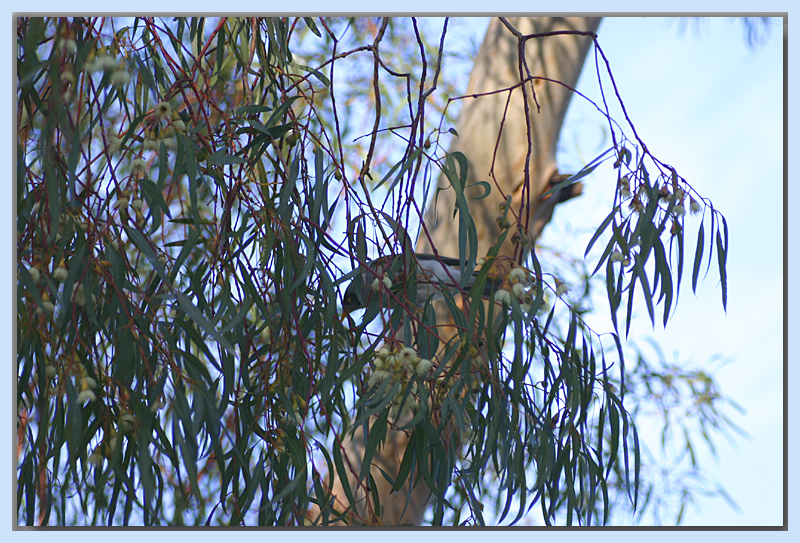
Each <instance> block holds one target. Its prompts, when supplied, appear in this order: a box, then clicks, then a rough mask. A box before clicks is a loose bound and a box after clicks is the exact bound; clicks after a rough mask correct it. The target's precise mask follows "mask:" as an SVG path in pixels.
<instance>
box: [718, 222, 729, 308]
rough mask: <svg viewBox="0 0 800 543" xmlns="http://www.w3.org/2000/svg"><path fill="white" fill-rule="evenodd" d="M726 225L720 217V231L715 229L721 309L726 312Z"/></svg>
mask: <svg viewBox="0 0 800 543" xmlns="http://www.w3.org/2000/svg"><path fill="white" fill-rule="evenodd" d="M727 260H728V223H727V221H726V220H725V217H722V229H720V228H717V263H718V264H719V280H720V285H721V287H722V307H723V309H725V311H726V312H727V311H728V270H727V268H726V263H727Z"/></svg>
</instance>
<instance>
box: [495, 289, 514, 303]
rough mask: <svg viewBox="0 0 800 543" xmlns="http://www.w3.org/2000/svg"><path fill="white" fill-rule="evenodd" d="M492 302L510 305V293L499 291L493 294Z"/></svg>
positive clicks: (504, 290)
mask: <svg viewBox="0 0 800 543" xmlns="http://www.w3.org/2000/svg"><path fill="white" fill-rule="evenodd" d="M494 301H495V302H497V303H501V304H506V305H508V304H510V303H511V293H510V292H509V291H507V290H506V289H504V288H503V289H500V290H498V291H497V292H495V294H494Z"/></svg>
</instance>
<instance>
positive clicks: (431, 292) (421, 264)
mask: <svg viewBox="0 0 800 543" xmlns="http://www.w3.org/2000/svg"><path fill="white" fill-rule="evenodd" d="M404 261H405V262H404ZM409 265H410V266H411V268H410V269H405V268H406V266H409ZM414 266H416V283H417V284H416V288H417V291H416V299H415V300H413V301H412V304H411V305H412V306H416V307H422V306H424V305H425V302H426V301H427V300H428V298H431V299H434V300H435V299H440V298H443V297H444V294H443V290H444V289H447V290H449V291H450V292H452V293H454V294H457V293H459V292H460V291H461V290H463V291H464V292H469V290H470V289H471V288H472V285H474V284H475V280H476V279H477V278H478V274H479V273H480V272H479V271H477V270H476V271H473V272H472V276H471V277H470V278H469V280H468V281H467V282H466V283H465V284H463V285H462V286H461V287H460V288H459V285H461V265H460V261H459V259H457V258H450V257H446V256H437V255H432V254H427V253H416V254H414V255H412V256H411V257H410V258H405V257H404V255H402V254H401V255H398V254H391V255H386V256H381V257H378V258H376V259H374V260H370V261H368V262H367V263H366V265H362V266H359V275H360V280H359V277H358V275H357V276H356V278H355V279H353V280H352V281H351V282H350V284H349V285H348V286H347V289H346V290H345V293H344V297H343V298H342V307H343V310H344V315H345V316H346V315H349V314H350V313H352V312H353V311H355V310H357V309H363V308H365V307H368V306H369V304H370V302H371V301H372V296H373V295H374V294H376V293H377V292H378V291H380V290H383V289H384V288H385V289H391V288H392V287H394V286H395V285H397V284H402V285H404V286H407V283H408V281H409V280H410V276H411V275H412V273H411V272H412V271H413V269H414V268H413V267H414ZM381 283H383V285H381ZM499 284H500V281H498V280H496V279H492V278H487V282H486V287H485V289H484V292H483V294H482V296H486V297H488V296H491V294H492V293H493V292H494V291H495V290H496V289H497V288H498V287H499ZM359 285H360V288H361V292H360V295H359V292H358V290H359ZM403 290H405V289H403ZM405 295H406V296H407V295H408V294H405ZM399 296H404V294H399ZM400 299H401V300H402V298H400ZM390 300H391V298H390V297H389V296H387V295H385V294H384V295H383V296H382V303H381V305H382V306H383V307H386V306H387V303H388V302H389V301H390Z"/></svg>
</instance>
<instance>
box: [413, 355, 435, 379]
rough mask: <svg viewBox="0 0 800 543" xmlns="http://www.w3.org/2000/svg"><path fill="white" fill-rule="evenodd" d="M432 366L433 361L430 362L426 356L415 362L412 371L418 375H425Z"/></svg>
mask: <svg viewBox="0 0 800 543" xmlns="http://www.w3.org/2000/svg"><path fill="white" fill-rule="evenodd" d="M432 367H433V362H431V361H430V360H428V359H427V358H423V359H421V360H420V361H419V362H417V367H416V368H414V372H415V373H416V374H417V375H419V376H420V377H425V376H426V375H428V373H429V372H430V371H431V368H432Z"/></svg>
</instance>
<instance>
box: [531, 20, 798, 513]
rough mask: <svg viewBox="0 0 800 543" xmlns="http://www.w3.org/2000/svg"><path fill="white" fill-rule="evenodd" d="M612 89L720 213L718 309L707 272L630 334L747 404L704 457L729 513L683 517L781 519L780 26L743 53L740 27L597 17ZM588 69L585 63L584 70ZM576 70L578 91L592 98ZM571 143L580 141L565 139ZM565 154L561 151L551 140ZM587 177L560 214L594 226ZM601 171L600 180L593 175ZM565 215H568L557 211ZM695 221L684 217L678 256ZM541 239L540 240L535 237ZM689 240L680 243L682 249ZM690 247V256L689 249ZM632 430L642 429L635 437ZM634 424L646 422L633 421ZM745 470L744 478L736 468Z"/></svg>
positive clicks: (651, 142)
mask: <svg viewBox="0 0 800 543" xmlns="http://www.w3.org/2000/svg"><path fill="white" fill-rule="evenodd" d="M599 40H600V44H601V47H602V48H603V50H604V51H605V53H606V56H607V57H608V58H609V61H610V62H611V66H612V69H613V71H614V76H615V79H616V82H617V85H618V87H619V90H620V93H621V95H622V96H623V99H624V101H625V105H626V108H627V110H628V114H629V116H630V117H631V119H632V120H633V122H634V125H635V126H636V129H637V132H638V133H639V134H640V136H641V137H642V138H643V140H644V141H645V142H646V143H647V145H648V148H649V149H650V150H651V151H653V152H654V153H655V154H656V155H657V156H659V158H661V159H662V160H664V161H666V162H668V163H670V164H672V165H673V166H674V167H675V168H676V169H677V170H678V172H679V173H680V174H681V175H682V176H683V177H685V178H686V179H687V180H688V182H689V183H690V184H691V185H692V186H693V187H694V188H695V189H697V190H698V191H699V192H700V193H701V194H703V195H705V196H706V197H708V198H710V199H711V200H712V201H713V202H714V205H715V206H716V207H717V208H718V209H719V210H721V211H722V213H723V214H724V215H725V216H726V218H727V220H728V225H729V228H730V238H731V242H730V243H731V245H730V247H731V249H730V256H729V263H728V266H729V268H728V270H729V271H728V273H729V301H728V311H727V314H725V312H723V310H722V306H721V302H720V288H719V285H718V281H717V276H716V274H715V271H714V268H712V271H711V272H710V273H709V275H708V277H707V280H706V281H705V282H704V283H703V284H702V285H700V286H699V287H698V291H697V296H694V295H693V294H692V292H691V289H689V288H686V283H684V288H683V290H682V292H681V299H680V301H679V304H678V308H677V311H676V312H675V314H674V316H673V320H672V321H671V322H670V323H669V324H668V325H667V329H666V330H662V329H661V327H660V326H658V325H657V326H656V327H655V329H653V328H652V327H651V325H650V323H649V320H648V319H647V318H646V316H645V315H646V313H645V311H644V310H643V309H642V308H640V311H639V313H640V315H642V318H639V319H637V320H636V322H635V323H634V324H633V325H632V329H631V336H636V337H644V336H651V337H653V338H654V339H656V341H657V342H658V343H659V344H660V345H661V347H662V349H663V352H664V354H665V356H666V357H667V358H668V359H670V360H671V359H672V357H671V355H672V353H673V352H674V351H678V352H679V360H687V361H692V362H694V363H702V362H703V361H705V360H708V359H710V358H711V357H712V356H714V355H721V356H723V357H724V358H726V359H729V360H730V362H729V363H728V364H727V365H726V366H724V367H723V368H722V369H720V370H718V372H717V373H716V375H717V376H718V379H719V382H720V384H721V389H722V391H723V393H724V394H726V395H728V396H731V397H732V398H733V399H735V400H736V401H737V402H739V403H740V404H741V405H742V406H743V407H744V408H745V410H746V415H745V416H735V417H733V418H734V420H735V421H736V422H737V423H738V424H740V426H741V427H742V428H743V429H744V430H745V431H746V432H747V433H748V434H750V438H749V439H747V440H744V439H738V440H737V442H736V444H735V445H733V446H731V445H729V444H728V442H727V441H725V440H724V439H723V440H721V441H720V442H719V443H720V445H719V448H718V453H719V458H718V461H715V460H714V459H712V458H706V459H705V460H704V461H703V465H704V466H706V467H707V468H708V469H709V471H710V474H711V476H712V477H716V478H718V479H719V480H720V482H721V483H722V484H723V486H724V487H725V488H726V489H727V490H728V491H729V493H730V494H731V496H732V497H733V498H734V500H736V501H737V502H738V504H739V506H740V507H741V509H742V510H741V512H740V513H736V512H735V511H733V510H732V509H730V508H729V507H727V506H726V505H725V504H724V503H723V502H722V501H721V500H713V501H708V502H703V501H702V500H701V501H700V504H701V508H702V509H701V510H700V511H696V510H690V511H688V514H687V516H686V520H685V524H687V525H692V524H695V525H721V526H725V525H750V526H755V525H780V524H781V522H782V510H783V498H782V480H783V470H782V456H783V454H782V443H783V437H782V434H783V428H782V424H783V408H782V388H781V387H782V384H783V378H782V368H783V347H782V329H783V325H782V316H783V310H782V277H783V271H782V243H783V236H782V212H781V208H780V204H781V202H782V201H783V162H782V157H783V135H782V127H783V104H782V92H783V91H782V80H783V64H782V43H781V29H780V28H779V27H778V28H773V30H772V34H771V36H770V39H769V41H768V42H767V43H766V44H765V45H763V46H762V47H760V48H758V49H756V50H751V49H748V48H747V47H746V45H745V42H744V39H743V33H742V30H741V25H739V24H737V23H734V22H732V21H729V20H727V19H704V20H702V21H701V22H700V24H699V25H697V32H695V31H694V27H693V26H691V25H690V26H688V27H687V28H686V30H685V32H683V34H681V32H680V31H679V25H678V23H677V21H674V20H672V21H670V20H664V19H657V18H646V19H645V18H641V17H632V18H607V19H605V20H604V21H603V23H602V24H601V27H600V30H599ZM586 68H590V66H588V65H587V66H586ZM591 75H593V74H592V72H591V71H590V70H588V69H585V71H584V75H583V77H582V79H581V82H580V85H579V90H584V89H586V92H588V93H592V94H596V91H594V92H593V91H592V89H593V88H596V81H593V80H592V78H591V77H590V76H591ZM573 105H574V106H576V107H574V108H572V109H571V111H570V113H569V115H568V119H567V121H566V124H565V136H567V137H565V138H563V139H562V142H565V143H566V141H569V140H570V138H571V137H573V136H574V131H575V130H580V129H581V128H582V126H584V125H583V124H582V121H583V120H584V119H585V118H586V117H588V115H585V116H584V115H583V111H584V110H585V108H583V107H581V105H580V104H579V103H577V102H574V103H573ZM577 141H578V142H580V141H581V140H580V138H579V137H578V139H577ZM562 150H563V152H565V153H566V152H568V151H569V149H565V148H562ZM598 173H599V175H598V176H596V177H595V178H594V179H592V180H590V181H588V182H587V183H586V185H587V191H586V198H584V199H583V201H581V202H576V203H575V204H570V206H571V207H573V206H574V207H573V209H570V210H567V209H566V208H565V209H564V210H563V212H562V213H560V217H558V218H557V219H558V220H563V221H564V222H565V223H569V222H570V217H581V220H584V219H585V220H586V221H587V222H589V223H592V220H593V219H594V221H595V222H594V224H597V222H599V220H602V211H600V216H599V218H598V211H595V210H596V209H599V210H602V209H603V203H604V202H605V207H606V208H607V206H608V196H607V195H608V191H607V190H604V189H606V188H607V187H603V186H595V184H597V185H602V184H603V183H607V181H605V180H604V179H602V178H601V177H602V172H598ZM605 179H608V176H606V177H605ZM568 215H569V216H568ZM698 226H699V218H698V217H687V219H686V232H687V243H686V247H687V250H688V251H691V250H693V248H694V241H693V239H694V238H695V236H696V231H697V228H698ZM547 240H548V238H547V236H545V238H544V241H547ZM690 248H691V249H690ZM690 254H691V253H690ZM642 429H643V428H642V427H641V424H640V431H641V430H642ZM644 430H645V432H646V428H645V429H644ZM743 474H747V476H743Z"/></svg>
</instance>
